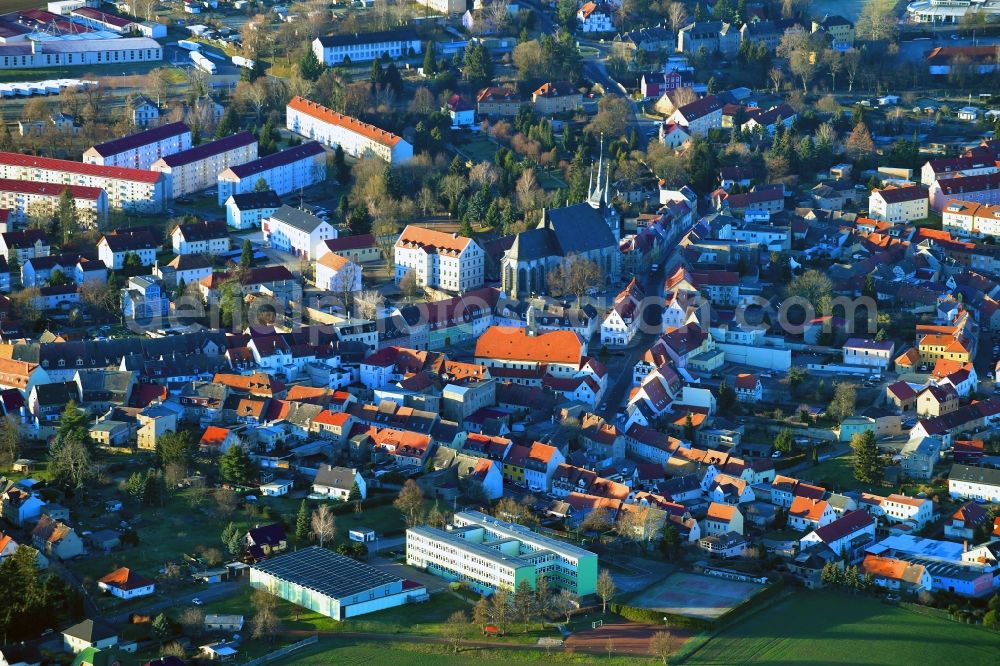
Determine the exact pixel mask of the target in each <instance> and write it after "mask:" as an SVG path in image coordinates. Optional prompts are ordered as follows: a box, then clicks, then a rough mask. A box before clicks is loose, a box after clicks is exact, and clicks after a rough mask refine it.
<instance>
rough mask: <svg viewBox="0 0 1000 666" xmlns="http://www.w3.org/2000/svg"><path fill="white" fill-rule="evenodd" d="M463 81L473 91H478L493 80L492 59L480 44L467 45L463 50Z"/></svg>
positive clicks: (484, 46)
mask: <svg viewBox="0 0 1000 666" xmlns="http://www.w3.org/2000/svg"><path fill="white" fill-rule="evenodd" d="M463 73H464V74H465V79H466V80H467V81H468V82H469V83H470V84H471V85H472V87H473V89H477V90H478V89H479V88H481V87H483V86H485V85H487V84H489V82H490V81H492V80H493V58H491V57H490V54H489V51H487V50H486V45H484V44H483V43H482V42H475V43H473V44H469V46H467V47H466V48H465V69H464V72H463Z"/></svg>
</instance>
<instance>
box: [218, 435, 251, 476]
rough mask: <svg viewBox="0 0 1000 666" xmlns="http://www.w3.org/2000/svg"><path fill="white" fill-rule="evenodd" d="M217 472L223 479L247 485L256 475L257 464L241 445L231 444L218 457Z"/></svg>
mask: <svg viewBox="0 0 1000 666" xmlns="http://www.w3.org/2000/svg"><path fill="white" fill-rule="evenodd" d="M219 474H220V475H221V476H222V479H223V480H224V481H228V482H230V483H235V484H239V485H249V484H251V483H253V481H254V478H255V477H256V475H257V466H256V464H255V463H254V461H253V460H252V459H251V458H250V455H249V454H248V453H247V452H246V450H245V449H244V448H243V447H242V446H240V445H239V444H233V445H232V446H230V447H229V449H227V450H226V452H225V453H223V454H222V457H221V458H219Z"/></svg>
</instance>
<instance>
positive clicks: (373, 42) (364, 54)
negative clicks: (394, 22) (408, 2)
mask: <svg viewBox="0 0 1000 666" xmlns="http://www.w3.org/2000/svg"><path fill="white" fill-rule="evenodd" d="M312 49H313V53H315V54H316V59H317V60H319V61H320V62H321V63H323V64H324V65H330V66H332V65H338V64H340V63H342V62H344V61H345V60H346V61H348V62H364V61H368V60H375V59H377V58H381V57H382V56H383V55H387V56H388V57H390V58H392V59H396V58H399V57H401V56H410V55H420V54H421V53H422V52H423V44H422V42H421V41H420V38H419V37H418V36H417V32H416V31H415V30H412V29H409V28H404V29H400V30H385V31H382V32H363V33H361V34H358V33H353V34H343V35H327V36H325V37H318V38H316V39H314V40H313V43H312Z"/></svg>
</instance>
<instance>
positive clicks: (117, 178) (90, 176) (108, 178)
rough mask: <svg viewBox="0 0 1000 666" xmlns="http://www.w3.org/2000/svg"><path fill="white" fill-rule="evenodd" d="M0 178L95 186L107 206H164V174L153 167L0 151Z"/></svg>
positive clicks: (146, 210) (144, 210)
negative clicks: (101, 193)
mask: <svg viewBox="0 0 1000 666" xmlns="http://www.w3.org/2000/svg"><path fill="white" fill-rule="evenodd" d="M0 178H7V179H10V180H26V181H34V182H36V183H53V184H56V185H80V186H83V187H98V188H100V189H102V190H104V191H105V192H107V195H108V206H109V207H110V208H113V209H121V210H127V211H131V212H141V213H158V212H160V211H162V210H163V201H164V195H165V187H164V178H163V175H162V174H159V173H156V172H155V171H144V170H142V169H130V168H125V167H115V166H100V165H98V164H84V163H83V162H73V161H71V160H57V159H53V158H51V157H35V156H32V155H21V154H20V153H0Z"/></svg>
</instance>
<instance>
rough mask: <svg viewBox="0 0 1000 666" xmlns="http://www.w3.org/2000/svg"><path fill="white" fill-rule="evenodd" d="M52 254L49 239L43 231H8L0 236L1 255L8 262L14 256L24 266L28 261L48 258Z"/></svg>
mask: <svg viewBox="0 0 1000 666" xmlns="http://www.w3.org/2000/svg"><path fill="white" fill-rule="evenodd" d="M51 253H52V246H51V245H50V244H49V237H48V234H46V233H45V232H44V231H42V230H41V229H24V230H23V231H6V232H4V233H2V234H0V255H3V258H4V259H5V260H6V261H8V262H9V261H10V259H11V257H12V256H16V257H17V262H18V263H19V264H21V265H22V266H23V265H24V262H26V261H27V260H28V259H33V258H35V257H47V256H49V254H51Z"/></svg>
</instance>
